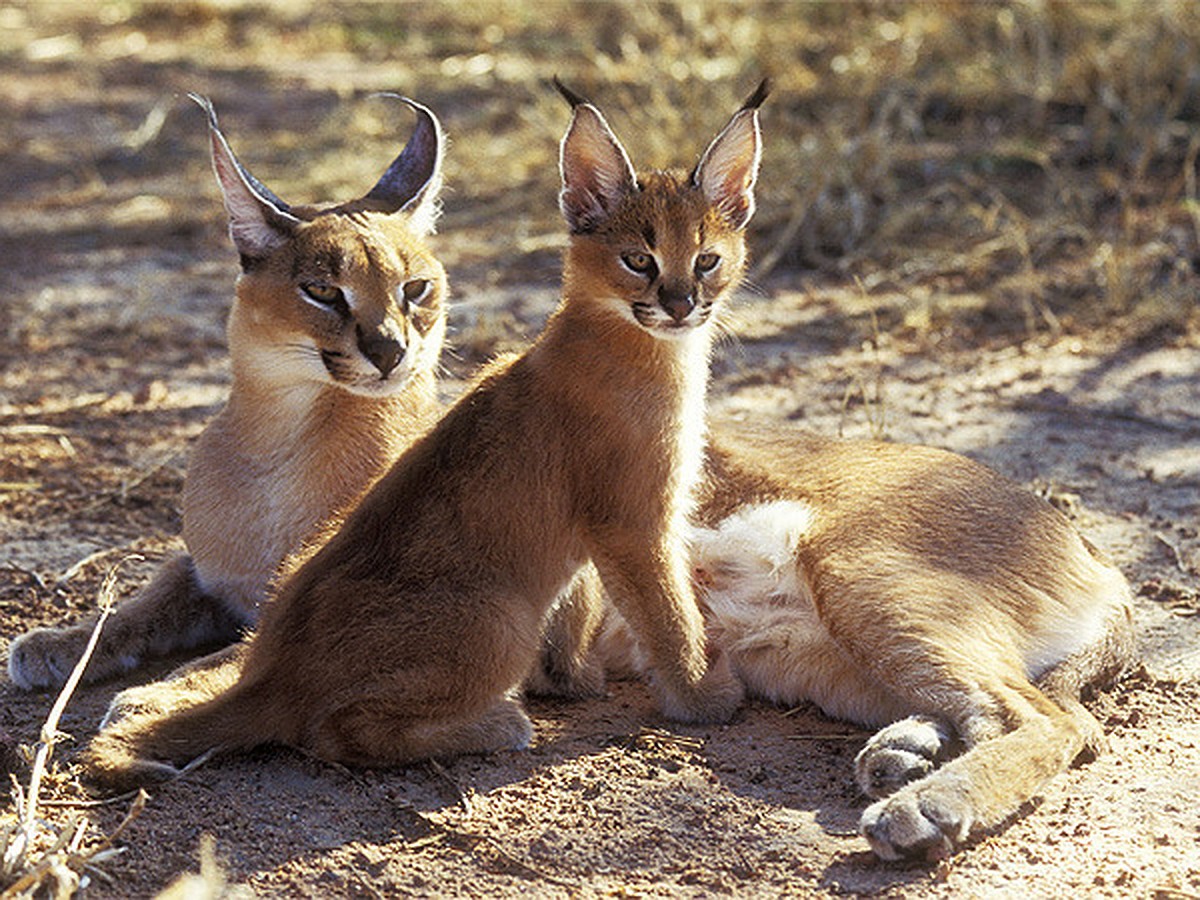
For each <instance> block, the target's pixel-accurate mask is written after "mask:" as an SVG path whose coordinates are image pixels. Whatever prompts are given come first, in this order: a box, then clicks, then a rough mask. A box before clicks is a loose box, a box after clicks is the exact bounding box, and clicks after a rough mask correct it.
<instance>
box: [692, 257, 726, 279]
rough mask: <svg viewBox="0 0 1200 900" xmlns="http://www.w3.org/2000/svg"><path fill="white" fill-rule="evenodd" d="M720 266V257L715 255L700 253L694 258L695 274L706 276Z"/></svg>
mask: <svg viewBox="0 0 1200 900" xmlns="http://www.w3.org/2000/svg"><path fill="white" fill-rule="evenodd" d="M720 264H721V257H720V256H718V255H717V254H716V253H701V254H699V255H697V257H696V274H697V275H707V274H708V273H709V272H711V271H712V270H713V269H715V268H716V267H717V266H719V265H720Z"/></svg>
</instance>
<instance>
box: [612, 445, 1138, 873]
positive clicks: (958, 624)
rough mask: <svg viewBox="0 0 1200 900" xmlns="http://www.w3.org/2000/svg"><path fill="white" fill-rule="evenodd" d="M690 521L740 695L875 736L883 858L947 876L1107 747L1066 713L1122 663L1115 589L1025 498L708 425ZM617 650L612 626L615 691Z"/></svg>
mask: <svg viewBox="0 0 1200 900" xmlns="http://www.w3.org/2000/svg"><path fill="white" fill-rule="evenodd" d="M696 516H697V521H698V524H697V526H696V527H695V528H694V531H693V545H694V550H693V567H694V577H695V578H696V579H697V583H698V585H699V587H700V590H699V597H700V600H701V603H702V605H703V606H704V607H705V608H706V615H707V616H708V619H709V622H708V628H709V631H710V633H711V634H712V635H713V637H714V639H715V640H716V642H717V643H718V644H719V645H720V646H721V647H723V648H724V649H725V650H726V651H727V652H728V653H729V655H730V657H731V659H732V661H733V665H734V668H735V670H736V671H737V673H738V675H739V676H740V677H741V678H742V680H743V681H744V682H745V685H746V688H747V691H748V692H749V693H751V694H754V695H757V696H759V697H762V698H764V699H768V700H771V701H774V702H778V703H783V704H787V705H795V704H798V703H803V702H806V701H807V702H812V703H815V704H816V705H817V706H819V707H820V708H821V709H822V710H824V711H825V712H826V713H828V714H829V715H832V716H836V717H839V718H845V719H849V720H851V721H854V722H857V723H860V724H863V725H868V726H873V727H876V728H878V727H881V726H888V727H886V728H884V729H883V730H882V731H881V732H879V734H877V735H876V736H875V737H874V738H873V739H872V740H871V741H869V742H868V744H867V746H866V748H864V750H863V751H862V753H860V754H859V757H858V759H857V761H856V765H855V770H856V777H857V779H858V782H859V784H860V786H861V788H862V790H863V792H864V793H865V794H867V795H868V796H870V797H873V798H877V802H876V803H874V804H873V805H871V806H870V807H868V809H867V810H866V811H865V812H864V814H863V819H862V829H863V833H864V834H865V835H866V836H867V838H868V840H869V841H870V843H871V846H872V847H873V848H874V849H875V851H876V852H877V853H878V854H879V855H880V856H882V857H884V858H886V859H895V858H898V857H901V856H914V855H916V856H925V855H928V856H943V855H945V854H947V853H949V852H951V851H952V850H953V849H954V848H956V847H958V846H959V845H961V843H962V842H963V841H965V840H966V839H967V838H968V837H969V836H970V835H972V834H973V833H977V832H978V831H980V830H983V829H988V828H993V827H996V826H998V825H1000V824H1001V823H1003V822H1004V821H1005V820H1006V819H1008V818H1009V817H1010V816H1011V815H1013V814H1014V813H1015V812H1016V811H1017V810H1018V809H1019V808H1020V806H1021V804H1022V803H1024V802H1025V801H1027V800H1028V799H1029V798H1030V797H1032V796H1033V795H1034V794H1035V793H1037V792H1038V791H1039V790H1040V789H1041V788H1042V786H1043V785H1044V784H1045V782H1046V781H1047V780H1048V779H1050V778H1051V777H1053V776H1054V775H1056V774H1058V773H1059V772H1061V771H1062V770H1063V769H1065V768H1066V767H1067V766H1068V765H1069V764H1070V763H1071V762H1072V760H1074V759H1075V758H1076V756H1078V755H1079V754H1080V753H1081V752H1083V751H1085V750H1088V751H1091V752H1095V751H1097V750H1099V749H1100V748H1101V747H1102V746H1103V734H1102V732H1101V728H1100V725H1099V723H1098V722H1097V721H1096V719H1095V718H1094V717H1093V716H1092V715H1091V714H1090V713H1089V712H1088V711H1087V710H1086V709H1085V708H1084V707H1083V706H1082V705H1081V704H1080V702H1079V698H1080V694H1081V691H1083V690H1085V689H1087V688H1089V687H1091V686H1094V685H1102V684H1105V683H1107V682H1109V681H1111V680H1112V679H1113V678H1114V677H1115V676H1116V675H1118V674H1119V673H1120V672H1121V671H1122V669H1123V668H1124V667H1125V666H1126V665H1127V664H1128V663H1129V661H1130V659H1131V658H1132V655H1133V652H1134V639H1133V633H1132V626H1131V613H1130V590H1129V586H1128V584H1127V583H1126V581H1125V579H1124V578H1123V577H1122V575H1121V573H1120V572H1119V571H1118V570H1117V569H1116V568H1115V567H1114V566H1113V565H1112V563H1111V562H1109V561H1107V560H1106V559H1104V558H1103V556H1102V555H1101V554H1100V553H1099V552H1098V551H1096V550H1095V548H1094V547H1092V546H1091V545H1090V544H1089V543H1087V541H1085V540H1083V539H1082V538H1081V537H1080V536H1079V535H1078V533H1077V532H1076V531H1075V530H1074V529H1073V528H1072V527H1071V525H1070V523H1069V522H1067V520H1066V519H1065V518H1064V517H1063V516H1062V515H1061V514H1060V513H1059V512H1058V511H1057V510H1055V509H1053V508H1052V507H1051V506H1050V505H1049V504H1047V503H1045V502H1044V501H1042V500H1040V499H1039V498H1037V497H1035V496H1034V495H1033V494H1031V493H1030V492H1028V491H1026V490H1024V489H1023V488H1021V487H1020V486H1019V485H1016V484H1013V483H1012V482H1010V481H1008V480H1007V479H1005V478H1003V477H1001V476H1000V475H998V474H996V473H995V472H993V471H991V470H989V469H987V468H985V467H984V466H981V465H979V464H978V463H975V462H972V461H971V460H968V459H966V458H964V457H962V456H958V455H955V454H952V453H947V452H945V451H940V450H934V449H930V448H926V447H915V446H905V445H899V444H890V443H878V442H870V441H841V440H831V439H828V438H822V437H818V436H814V435H810V434H806V433H803V432H800V431H798V430H795V429H791V428H787V427H753V426H749V425H743V424H735V423H729V422H725V423H713V424H712V426H711V427H710V446H709V449H708V451H707V457H706V464H705V477H704V479H703V481H702V483H701V485H700V490H699V494H698V505H697V513H696ZM630 640H631V637H630V635H629V633H628V632H627V631H624V632H623V631H622V628H621V626H620V623H619V621H618V620H617V618H616V617H615V616H614V615H613V614H611V613H609V614H608V616H607V617H606V621H605V623H604V625H603V627H602V629H601V632H600V638H599V643H598V650H599V652H600V653H601V654H602V655H604V656H606V657H608V656H611V657H612V659H613V660H614V663H613V668H615V669H617V670H618V671H622V670H628V669H629V668H630V667H631V666H632V667H636V666H637V665H638V663H639V661H640V657H639V656H638V654H637V653H636V652H631V651H630V650H629V649H628V648H627V647H623V646H622V644H628V643H629V641H630ZM958 754H961V755H958ZM955 756H957V758H954V757H955Z"/></svg>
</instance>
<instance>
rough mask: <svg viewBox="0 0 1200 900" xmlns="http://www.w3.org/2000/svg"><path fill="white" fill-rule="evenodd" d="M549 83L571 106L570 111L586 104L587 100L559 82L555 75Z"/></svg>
mask: <svg viewBox="0 0 1200 900" xmlns="http://www.w3.org/2000/svg"><path fill="white" fill-rule="evenodd" d="M551 83H552V84H553V85H554V87H555V89H556V90H557V91H558V92H559V93H560V94H562V95H563V98H564V99H565V100H566V101H567V102H568V103H570V104H571V109H574V108H575V107H577V106H582V105H583V104H585V103H587V102H588V101H587V99H586V98H584V97H583V96H582V95H580V94H577V93H575V92H574V91H573V90H571V89H570V88H569V87H567V86H566V85H565V84H563V83H562V82H561V81H559V80H558V76H557V75H555V76H554V78H553V79H552V80H551Z"/></svg>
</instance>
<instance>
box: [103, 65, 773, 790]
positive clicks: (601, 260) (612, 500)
mask: <svg viewBox="0 0 1200 900" xmlns="http://www.w3.org/2000/svg"><path fill="white" fill-rule="evenodd" d="M765 96H766V94H765V90H761V89H760V90H759V91H757V92H756V93H755V94H754V96H752V97H751V98H750V100H748V101H747V103H746V105H745V106H744V107H743V108H742V109H740V110H739V111H738V112H737V113H736V114H735V115H734V116H733V118H732V119H731V120H730V122H729V124H728V125H727V126H726V127H725V129H724V130H723V131H722V132H721V133H720V134H719V135H718V136H717V137H716V138H715V139H714V140H713V142H712V143H711V144H710V146H709V147H708V149H707V150H706V151H705V153H704V155H703V157H702V158H701V161H700V163H699V164H698V165H697V167H696V169H695V170H694V171H693V172H692V173H691V174H690V175H688V174H684V173H682V172H659V171H655V172H645V173H642V174H641V175H638V174H635V172H634V170H633V168H632V167H631V166H630V163H629V159H628V156H627V155H626V153H625V150H624V149H623V148H622V146H621V144H620V143H619V142H618V141H617V139H616V137H615V136H614V135H613V133H612V132H611V131H610V130H609V128H608V125H607V124H606V122H605V121H604V118H603V117H602V116H601V115H600V113H599V111H598V110H597V109H596V108H595V107H593V106H591V105H590V104H587V103H585V102H582V101H580V100H579V99H578V98H573V99H574V113H573V116H572V120H571V125H570V127H569V129H568V131H567V134H566V136H565V137H564V138H563V141H562V147H561V168H562V177H563V190H562V195H561V198H560V202H561V207H562V212H563V214H564V216H565V218H566V220H567V224H568V225H569V227H570V231H571V239H570V243H569V246H568V249H567V251H566V255H565V260H564V276H563V295H562V301H561V303H560V305H559V307H558V309H557V310H556V311H555V313H554V314H553V316H551V318H550V320H549V322H548V323H547V324H546V327H545V329H544V330H543V332H542V334H541V335H540V336H539V338H538V339H537V340H536V341H535V342H534V344H533V346H532V347H531V348H530V349H529V350H527V351H526V352H525V353H524V354H522V355H521V356H519V357H516V358H510V359H507V360H503V361H500V362H498V363H496V364H495V365H493V366H492V367H491V369H490V370H489V371H487V372H485V373H484V374H483V376H482V377H481V379H480V380H479V382H478V383H477V384H476V386H475V387H474V388H473V389H471V390H470V391H469V392H468V393H467V394H465V395H464V396H463V397H462V398H461V399H460V400H459V401H458V403H456V404H455V405H454V406H453V407H452V408H451V409H450V411H449V412H448V413H447V414H446V415H445V417H444V418H443V419H442V420H441V421H440V422H439V423H438V425H437V426H435V427H434V429H433V430H432V431H431V432H430V433H429V434H428V435H426V436H425V437H424V438H422V439H421V440H420V441H418V443H416V444H415V445H414V446H413V447H412V448H411V449H410V450H409V451H408V452H406V453H405V454H404V455H403V456H402V457H401V458H400V459H399V460H398V461H397V462H396V464H395V465H394V466H393V467H392V469H391V471H390V472H389V473H388V474H387V475H385V476H384V477H383V478H382V479H380V481H379V482H377V483H376V485H375V486H374V487H373V488H372V490H371V491H370V492H369V493H368V494H367V495H366V496H365V497H364V498H363V500H362V501H361V503H360V504H359V505H358V507H357V508H356V509H355V510H354V511H353V512H352V513H351V514H350V515H349V516H348V517H347V518H346V520H345V522H344V524H343V525H342V527H341V529H340V530H339V531H338V532H337V533H336V534H335V535H333V536H332V537H331V538H330V539H329V541H328V542H327V543H325V544H324V546H323V547H321V549H320V550H318V551H316V552H315V553H314V554H313V555H311V556H310V557H309V558H308V559H307V560H306V561H303V562H299V563H298V564H297V566H298V567H297V568H295V569H294V570H293V571H292V572H291V574H290V575H289V576H287V577H286V579H285V580H284V581H283V582H282V584H281V586H280V589H279V592H278V595H277V596H276V597H275V598H274V600H273V601H272V602H271V603H269V604H267V606H266V609H265V611H264V613H263V617H262V621H261V624H260V625H259V627H258V630H257V632H256V633H255V634H254V636H253V637H252V638H251V639H250V640H249V643H248V644H246V645H245V646H244V647H243V649H242V651H241V652H240V653H238V654H235V655H234V658H233V660H232V661H231V662H229V663H228V664H226V665H223V666H221V665H218V666H217V667H215V669H213V670H211V671H210V672H209V673H208V674H207V675H206V674H205V673H204V672H201V673H199V677H200V679H201V680H203V679H204V678H206V677H211V678H213V679H215V680H218V681H219V682H220V683H221V684H222V685H227V686H226V687H225V689H224V690H223V692H222V693H220V694H218V695H217V696H216V697H215V698H214V699H211V700H207V701H204V702H200V703H199V704H198V705H187V704H184V705H182V706H179V705H177V706H176V707H175V709H174V710H173V711H171V712H169V713H167V714H165V715H164V714H163V712H162V710H163V709H166V708H170V707H171V703H170V702H169V701H168V702H165V703H162V704H160V707H159V708H158V709H156V710H153V711H150V712H148V713H145V714H137V713H134V714H131V715H128V716H126V717H125V718H122V719H119V720H117V721H116V722H114V723H112V724H110V725H109V726H108V727H107V728H105V729H103V730H102V731H101V732H100V734H98V735H97V737H96V738H95V739H94V740H93V742H92V744H91V746H90V747H89V749H88V752H87V754H86V758H87V762H88V764H89V767H90V769H91V772H92V775H93V776H94V777H95V778H96V779H98V780H100V781H102V782H107V783H109V784H111V785H118V784H128V783H130V782H136V781H145V780H152V779H154V778H156V777H164V776H169V775H171V774H173V773H175V772H176V771H177V766H178V765H179V764H180V763H184V762H187V761H189V760H191V759H193V758H194V757H196V756H197V755H199V754H201V753H203V752H204V751H207V750H209V749H218V750H231V749H236V748H243V747H248V746H252V745H255V744H259V743H263V742H267V741H281V742H285V743H289V744H293V745H296V746H300V747H303V748H305V749H307V750H309V751H310V752H312V753H314V754H316V755H317V756H319V757H322V758H325V759H330V760H339V761H342V762H351V763H364V764H381V763H382V764H389V763H391V764H399V763H405V762H409V761H412V760H417V759H422V758H427V757H434V756H446V755H454V754H460V753H469V752H486V751H490V750H496V749H501V748H519V747H524V746H526V745H527V744H528V742H529V740H530V737H531V733H532V729H531V724H530V721H529V718H528V717H527V716H526V714H525V712H524V710H523V709H522V708H521V705H520V703H519V701H518V699H517V697H516V692H517V690H518V688H519V686H520V684H521V681H522V679H523V678H524V677H525V675H526V673H527V672H528V671H529V670H530V668H531V666H532V664H533V662H534V660H535V659H536V658H537V655H538V653H539V650H540V647H541V640H542V635H543V630H544V622H545V619H546V616H547V612H548V611H549V610H550V609H551V607H552V605H553V603H554V601H555V599H556V598H557V597H558V596H559V595H560V593H561V591H562V589H563V588H564V586H565V585H567V584H568V583H569V582H570V581H571V579H572V578H573V577H574V576H575V575H576V574H577V573H578V572H579V571H580V570H581V568H582V567H583V566H584V564H585V563H586V562H587V561H588V560H589V559H590V560H592V561H593V562H594V563H595V565H596V568H597V569H598V571H599V573H600V576H601V579H602V580H603V583H604V587H605V589H606V590H607V593H608V594H609V596H610V597H611V598H612V600H613V601H614V602H615V604H616V606H617V608H618V609H620V610H621V612H622V613H623V614H624V616H625V618H626V619H627V620H628V621H629V623H630V624H631V625H632V627H633V630H634V632H635V633H636V634H637V635H638V637H639V640H640V641H641V643H642V645H643V646H644V647H645V648H646V651H647V654H648V657H649V659H650V662H651V665H652V668H653V672H654V683H655V688H656V691H657V693H658V696H659V700H660V703H661V705H662V708H663V710H664V711H665V712H666V714H667V715H669V716H671V717H674V718H678V719H684V720H693V721H696V720H710V721H711V720H721V719H725V718H727V717H728V716H729V715H730V714H731V713H732V712H733V711H734V709H735V708H736V707H737V705H738V703H739V702H740V700H741V697H742V689H741V685H740V683H739V682H738V681H737V679H736V678H734V677H733V675H732V673H731V671H730V668H729V664H728V660H727V658H726V657H725V656H723V655H721V654H719V653H717V654H714V655H713V657H712V659H711V661H710V660H709V658H708V654H707V653H706V647H705V641H704V629H703V621H702V619H701V616H700V612H699V610H698V609H697V607H696V604H695V599H694V597H693V593H692V586H691V582H690V578H689V566H688V560H687V557H686V548H685V546H684V533H685V531H686V529H687V517H688V515H689V514H690V513H691V511H692V490H693V487H694V485H695V482H696V480H697V479H698V478H699V476H700V467H701V463H702V457H703V446H704V394H705V386H706V382H707V367H708V354H709V349H710V346H711V343H712V337H713V329H714V325H713V320H714V319H715V318H716V316H717V315H718V314H719V311H720V309H721V306H722V304H723V303H724V301H725V299H726V297H727V295H728V294H729V293H730V292H731V291H732V289H733V288H734V286H735V285H736V284H737V282H738V280H739V278H740V276H741V274H742V270H743V267H744V260H745V247H744V241H743V229H744V227H745V225H746V223H747V221H748V220H749V218H750V216H751V214H752V212H753V208H754V198H753V187H754V182H755V178H756V175H757V170H758V162H759V156H760V146H759V130H758V113H757V107H758V105H759V104H760V103H761V102H762V100H763V99H764V98H765ZM231 670H232V671H233V674H232V675H231V674H230V673H231ZM169 685H170V682H168V683H167V684H166V685H164V687H169Z"/></svg>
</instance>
